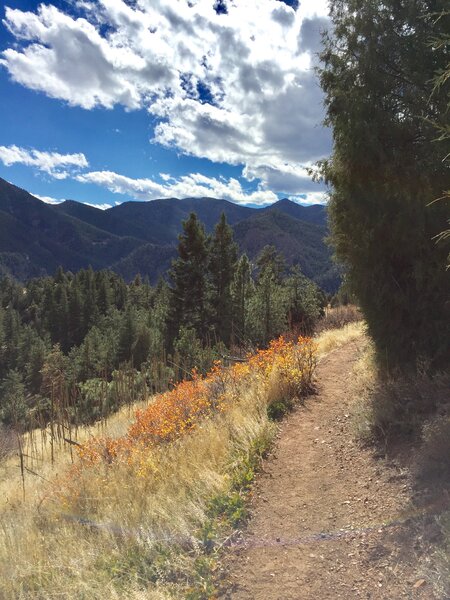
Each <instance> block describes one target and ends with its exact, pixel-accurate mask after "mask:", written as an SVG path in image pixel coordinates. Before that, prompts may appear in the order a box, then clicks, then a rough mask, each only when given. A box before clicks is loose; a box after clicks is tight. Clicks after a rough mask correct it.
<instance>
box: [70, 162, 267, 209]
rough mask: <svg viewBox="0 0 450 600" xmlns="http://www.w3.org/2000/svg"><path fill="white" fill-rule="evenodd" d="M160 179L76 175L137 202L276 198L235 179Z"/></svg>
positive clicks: (261, 201) (199, 176)
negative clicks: (159, 199) (175, 199)
mask: <svg viewBox="0 0 450 600" xmlns="http://www.w3.org/2000/svg"><path fill="white" fill-rule="evenodd" d="M167 177H168V178H166V179H163V181H164V183H157V182H156V181H154V180H153V179H132V178H131V177H125V176H124V175H119V174H118V173H114V172H112V171H93V172H90V173H83V174H80V175H77V177H76V179H77V180H78V181H80V182H82V183H95V184H97V185H101V186H103V187H106V188H107V189H109V190H110V191H111V192H114V193H116V194H125V195H128V196H131V197H132V198H135V199H136V200H155V199H156V198H190V197H212V198H224V199H225V200H230V201H232V202H235V203H237V204H250V203H251V204H257V205H261V206H263V205H266V204H271V203H273V202H275V201H276V200H277V199H278V198H277V196H276V195H275V194H274V193H273V192H270V191H268V190H264V189H258V190H256V191H252V192H246V191H245V190H244V189H243V188H242V186H241V184H240V182H239V181H238V180H237V179H234V178H230V179H228V180H226V179H223V178H222V179H216V178H215V177H207V176H205V175H202V174H200V173H192V174H190V175H183V176H181V177H179V178H175V177H170V176H167Z"/></svg>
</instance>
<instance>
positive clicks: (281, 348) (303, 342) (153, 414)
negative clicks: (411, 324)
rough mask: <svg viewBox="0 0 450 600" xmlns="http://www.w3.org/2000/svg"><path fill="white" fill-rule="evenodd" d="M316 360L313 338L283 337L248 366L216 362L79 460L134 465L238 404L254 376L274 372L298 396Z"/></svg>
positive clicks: (92, 444)
mask: <svg viewBox="0 0 450 600" xmlns="http://www.w3.org/2000/svg"><path fill="white" fill-rule="evenodd" d="M315 355H316V347H315V344H314V343H313V342H312V340H311V339H310V338H304V337H300V338H299V339H298V340H297V342H296V343H293V342H291V341H286V339H285V338H283V337H280V338H278V339H277V340H274V341H272V342H271V344H270V345H269V347H268V348H267V349H264V350H259V351H258V352H256V353H255V354H253V355H250V356H248V357H247V360H246V362H244V363H238V364H235V365H233V366H232V367H224V366H223V365H222V364H221V363H220V362H217V363H215V365H214V367H213V368H212V370H211V372H210V373H208V375H207V376H206V377H203V378H202V377H200V376H199V375H198V374H197V373H195V372H194V373H193V378H192V380H189V381H182V382H181V383H179V384H178V385H177V386H176V387H175V388H174V389H172V390H170V391H168V392H166V393H164V394H161V395H159V396H157V397H156V398H155V400H154V401H153V402H152V403H151V404H150V405H149V406H148V407H147V408H145V409H144V410H139V411H137V412H136V417H135V421H134V423H133V424H132V425H131V426H130V428H129V430H128V432H127V434H126V436H124V437H122V438H119V439H116V440H112V439H109V438H106V439H105V438H103V439H101V438H94V439H92V440H90V441H89V442H87V443H86V444H84V445H83V446H82V447H81V448H80V450H79V455H80V458H81V461H82V463H83V464H84V465H85V466H88V465H92V464H95V463H97V462H100V461H101V462H104V463H106V464H110V463H113V462H114V461H116V460H117V459H118V458H120V459H125V460H127V461H128V462H129V461H130V460H131V462H132V460H133V459H132V457H133V455H134V454H135V451H136V450H137V449H138V448H139V449H142V447H144V448H145V447H149V446H154V445H158V444H162V443H167V442H171V441H173V440H175V439H176V438H178V437H180V436H182V435H184V434H185V433H187V432H189V431H192V430H193V429H195V427H196V426H197V425H198V424H199V423H200V422H201V421H202V420H203V419H204V418H205V417H207V416H209V415H212V414H215V413H218V412H220V411H223V410H226V408H227V406H230V405H231V404H232V403H233V402H237V401H239V393H240V390H242V389H243V384H245V383H247V382H248V383H249V384H250V380H251V378H253V377H256V378H258V379H259V381H260V382H261V381H262V383H263V384H264V383H266V382H267V381H268V380H269V378H270V376H271V373H272V372H273V371H274V369H276V370H277V373H278V374H279V376H280V377H281V383H280V385H283V388H284V391H285V393H287V394H289V395H291V396H292V397H294V396H299V395H301V394H303V393H304V392H305V391H306V390H307V388H308V387H309V386H310V385H311V381H312V376H313V371H314V367H315Z"/></svg>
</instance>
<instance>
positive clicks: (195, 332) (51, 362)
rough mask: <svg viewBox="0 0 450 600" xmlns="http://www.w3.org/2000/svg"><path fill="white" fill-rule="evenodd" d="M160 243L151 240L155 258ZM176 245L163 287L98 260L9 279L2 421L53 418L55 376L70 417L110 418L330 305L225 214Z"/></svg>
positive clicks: (23, 423) (304, 324)
mask: <svg viewBox="0 0 450 600" xmlns="http://www.w3.org/2000/svg"><path fill="white" fill-rule="evenodd" d="M271 215H272V216H274V217H275V218H277V219H278V218H279V217H278V213H271ZM264 216H265V215H261V218H263V219H264ZM286 218H289V217H287V216H286ZM294 221H295V220H294ZM298 223H301V222H300V221H298ZM89 227H91V226H89ZM130 239H131V238H130ZM155 248H156V249H157V248H159V247H158V246H155V245H153V244H151V243H150V242H149V243H147V244H145V245H143V246H142V249H143V252H144V253H145V254H147V255H148V256H151V251H155ZM136 252H137V253H138V252H139V249H137V250H136ZM155 252H156V251H155ZM176 252H177V258H176V260H174V261H173V265H172V268H171V270H170V271H169V272H168V273H167V279H168V281H169V283H167V282H166V281H164V280H163V279H161V280H160V281H159V282H158V284H157V286H155V287H152V286H150V285H149V284H148V283H145V282H143V281H142V279H141V277H140V276H139V275H138V276H136V277H135V278H134V280H133V282H132V283H131V284H127V283H126V282H125V281H124V280H123V279H122V278H121V277H120V276H119V275H118V274H116V273H113V272H112V271H107V270H98V271H94V270H93V269H92V268H89V269H85V270H79V271H77V272H75V273H73V272H65V271H64V270H63V269H62V268H61V267H60V268H59V269H58V270H57V272H56V274H55V276H54V277H49V276H45V277H38V278H33V279H31V280H29V281H28V282H27V283H26V285H23V284H21V283H19V282H16V281H14V280H13V279H12V278H10V277H7V276H5V277H0V397H1V398H2V402H1V403H0V426H1V424H2V423H4V424H5V425H8V426H14V427H16V428H17V427H19V428H22V429H23V428H28V429H33V427H36V426H38V425H39V424H40V423H41V422H46V419H47V420H48V419H49V418H51V415H50V413H51V411H52V410H53V409H54V401H55V390H56V387H55V386H58V389H59V390H60V391H61V393H60V394H59V400H58V402H59V406H60V409H61V410H62V411H63V412H64V414H65V415H67V416H68V418H69V420H70V422H73V423H80V422H86V421H87V422H89V421H94V420H96V419H98V418H100V417H106V416H107V415H108V414H110V413H111V412H112V411H114V410H116V409H117V408H118V407H119V406H120V405H121V404H124V403H126V402H129V401H133V400H136V399H139V398H145V397H146V395H147V394H148V393H149V392H151V391H160V390H162V389H166V388H167V387H169V386H170V384H171V382H173V381H176V380H178V379H180V378H184V377H186V373H190V372H191V369H193V368H195V369H197V370H198V371H199V372H206V371H207V370H208V369H209V368H210V367H211V366H212V364H213V363H214V361H215V360H217V359H220V358H223V357H224V356H227V355H228V353H229V351H230V350H231V349H232V348H233V352H234V353H236V352H239V351H244V353H245V351H246V350H247V349H249V348H253V347H255V346H264V345H266V344H267V343H268V342H269V340H271V339H272V338H274V337H276V336H277V335H280V334H281V333H282V332H284V331H286V330H287V329H292V328H294V329H296V330H298V331H302V332H310V331H311V330H312V328H313V327H314V323H315V321H316V320H317V318H318V317H319V316H320V315H321V314H322V312H323V306H324V304H325V301H326V298H325V295H324V294H323V292H322V291H321V290H319V288H318V287H317V285H315V284H314V283H313V282H312V281H311V280H309V279H308V278H307V277H305V276H304V275H303V274H302V273H301V272H300V271H299V270H298V268H297V267H290V268H288V267H287V266H286V264H285V261H284V259H283V257H282V255H280V254H278V253H277V252H276V250H275V248H274V247H273V246H265V247H264V248H263V249H262V250H261V252H260V253H259V254H258V257H257V259H256V261H255V263H254V264H251V263H250V262H249V260H248V257H247V256H246V254H242V255H241V256H240V257H239V253H238V247H237V245H236V243H235V242H234V240H233V231H232V229H231V227H230V225H228V224H227V222H226V218H225V216H224V215H222V216H221V217H220V220H219V222H218V223H217V224H216V226H215V228H214V232H213V234H212V235H211V236H209V235H207V234H206V231H205V228H204V226H203V225H202V223H201V222H200V221H199V220H198V217H197V216H196V215H195V213H192V214H191V215H190V217H189V218H188V219H187V220H185V221H184V222H183V233H182V234H181V235H180V238H179V243H178V247H177V249H176ZM52 403H53V404H52ZM52 407H53V408H52ZM58 410H59V409H58Z"/></svg>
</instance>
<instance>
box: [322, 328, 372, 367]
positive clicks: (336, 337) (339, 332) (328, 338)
mask: <svg viewBox="0 0 450 600" xmlns="http://www.w3.org/2000/svg"><path fill="white" fill-rule="evenodd" d="M365 330H366V327H365V324H364V322H363V321H355V322H353V323H348V324H347V325H344V326H343V327H340V328H339V329H327V330H324V331H322V333H320V334H319V335H318V336H317V338H316V342H317V345H318V353H319V358H322V357H323V356H325V355H326V354H328V353H329V352H331V351H332V350H336V348H340V347H341V346H343V345H344V344H347V343H349V342H352V341H354V340H357V339H359V338H360V337H361V336H363V335H364V334H365Z"/></svg>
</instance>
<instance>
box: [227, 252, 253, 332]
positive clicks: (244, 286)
mask: <svg viewBox="0 0 450 600" xmlns="http://www.w3.org/2000/svg"><path fill="white" fill-rule="evenodd" d="M253 292H254V284H253V280H252V275H251V267H250V262H249V260H248V257H247V255H246V254H243V255H242V256H241V257H240V259H239V261H238V263H237V266H236V271H235V274H234V279H233V283H232V286H231V295H232V300H233V335H234V337H235V338H236V340H237V341H238V342H245V341H246V340H247V336H248V311H249V301H250V298H251V297H252V294H253Z"/></svg>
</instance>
